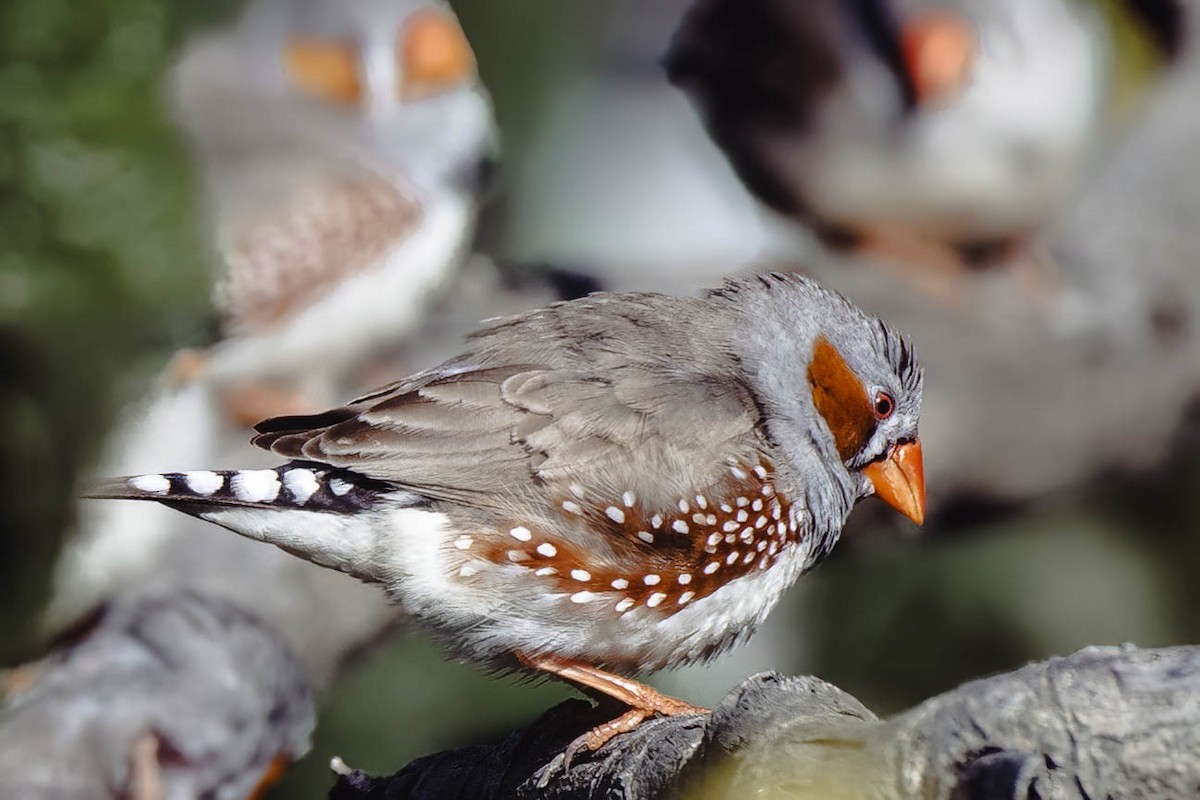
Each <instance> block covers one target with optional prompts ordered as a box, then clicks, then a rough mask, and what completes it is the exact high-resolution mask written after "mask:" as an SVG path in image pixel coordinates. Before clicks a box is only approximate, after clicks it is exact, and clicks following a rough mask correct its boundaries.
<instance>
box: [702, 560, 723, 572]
mask: <svg viewBox="0 0 1200 800" xmlns="http://www.w3.org/2000/svg"><path fill="white" fill-rule="evenodd" d="M720 568H721V563H720V562H719V561H710V562H708V564H707V565H706V566H705V567H704V574H705V575H712V574H713V573H714V572H716V571H717V570H719V569H720Z"/></svg>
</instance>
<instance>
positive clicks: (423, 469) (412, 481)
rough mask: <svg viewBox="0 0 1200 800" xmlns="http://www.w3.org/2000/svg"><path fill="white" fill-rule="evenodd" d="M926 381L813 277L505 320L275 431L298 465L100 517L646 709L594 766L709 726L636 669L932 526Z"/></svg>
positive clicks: (136, 491)
mask: <svg viewBox="0 0 1200 800" xmlns="http://www.w3.org/2000/svg"><path fill="white" fill-rule="evenodd" d="M922 380H923V379H922V373H921V370H920V367H919V366H918V365H917V362H916V360H915V358H914V356H913V354H912V352H911V350H910V348H909V346H908V345H907V343H905V342H904V341H903V340H902V339H901V338H900V337H899V336H898V335H897V334H896V333H894V332H893V331H892V330H891V329H890V328H889V327H888V326H887V325H886V324H885V323H883V322H882V321H880V320H878V319H875V318H873V317H869V316H867V315H865V314H863V313H862V312H861V311H859V310H858V309H857V308H856V307H854V306H853V305H851V304H850V303H849V302H848V301H846V300H845V299H843V298H842V297H841V296H840V295H837V294H834V293H832V292H829V291H827V290H824V289H822V288H820V287H819V286H818V285H816V284H815V283H814V282H812V281H811V280H808V279H806V278H802V277H800V276H797V275H784V274H770V275H763V276H754V277H750V278H744V279H741V280H738V281H731V282H728V283H727V284H726V285H725V286H724V287H723V288H721V289H718V290H715V291H712V292H709V293H708V294H707V295H706V296H705V297H703V298H679V297H668V296H665V295H655V294H612V295H607V294H596V295H591V296H589V297H587V298H583V299H581V300H576V301H573V302H567V303H560V304H557V305H554V306H551V307H549V308H546V309H542V310H539V311H534V312H530V313H527V314H524V315H520V316H517V317H512V318H508V319H504V320H500V321H498V322H495V323H494V324H492V325H491V326H490V327H487V328H485V329H483V330H482V331H480V332H479V333H477V334H475V336H474V337H472V340H471V344H470V347H469V348H468V349H467V350H466V352H464V353H462V354H461V355H459V356H458V357H456V358H453V359H451V360H449V361H447V362H446V363H444V364H442V365H441V366H439V367H436V368H434V369H431V370H428V371H426V372H422V373H419V374H417V375H414V376H411V377H409V378H406V379H404V380H401V381H399V382H397V383H394V384H392V385H390V386H388V387H385V388H383V389H380V390H378V391H376V392H374V393H372V394H369V395H367V396H365V397H363V398H361V399H359V400H357V401H355V402H353V403H351V404H350V405H348V406H345V407H342V408H338V409H334V410H332V411H328V412H325V413H323V414H318V415H315V416H304V417H283V418H278V419H272V420H268V421H266V422H263V423H261V424H260V425H259V426H258V430H259V436H258V437H257V439H256V443H257V444H258V445H259V446H260V447H263V448H267V449H269V450H271V451H272V452H274V453H276V454H277V455H282V456H284V457H287V458H289V459H292V460H290V461H289V462H287V463H285V464H283V465H282V466H279V467H277V468H274V469H266V470H252V471H228V472H226V471H211V470H210V471H194V472H185V473H162V474H150V475H141V476H136V477H132V478H127V479H120V480H117V481H114V482H112V483H110V484H108V485H106V486H104V487H100V488H98V489H97V490H96V492H95V493H94V496H98V497H114V498H131V499H140V500H155V501H158V502H161V503H164V504H166V505H168V506H170V507H173V508H176V509H178V510H181V511H184V512H186V513H188V514H192V515H195V516H198V517H201V518H203V519H206V520H209V521H211V522H215V523H217V524H219V525H222V526H224V527H227V528H229V529H230V530H233V531H235V532H237V533H240V534H242V535H243V536H247V537H250V538H252V539H257V540H260V541H264V542H269V543H272V544H275V545H277V546H279V547H281V548H283V549H285V550H287V551H288V552H291V553H294V554H296V555H298V556H300V557H302V558H305V559H308V560H310V561H313V562H315V563H318V564H321V565H324V566H327V567H331V568H334V569H337V570H341V571H344V572H347V573H349V574H352V575H355V576H357V577H359V578H361V579H363V580H366V581H370V582H376V583H380V584H382V585H383V586H384V587H385V588H386V589H387V591H388V593H389V594H390V595H391V597H392V598H393V599H394V600H395V601H397V602H398V603H399V604H400V605H401V606H403V608H404V610H405V611H406V612H407V613H408V614H410V615H411V616H412V617H414V618H415V619H417V620H418V621H420V622H421V623H423V624H424V625H426V626H427V627H428V628H429V629H430V630H432V631H433V632H434V634H435V635H437V636H438V637H439V638H440V639H441V640H442V642H443V643H444V644H445V645H446V647H447V648H448V649H449V650H450V651H451V652H452V653H453V654H455V655H457V656H459V657H462V658H465V659H467V660H470V661H474V662H477V663H481V664H484V665H487V666H489V667H492V668H496V669H516V668H521V667H523V668H526V669H531V670H539V671H543V672H549V673H551V674H555V675H558V676H559V677H562V678H565V679H567V680H570V681H573V682H575V683H577V684H579V685H581V686H583V687H586V688H588V689H590V690H592V691H595V692H599V693H602V694H606V695H609V696H611V697H614V698H616V699H618V700H619V701H621V702H623V703H626V704H628V705H629V706H630V710H629V711H628V712H627V713H625V714H624V715H622V716H621V717H619V718H617V719H616V720H614V721H613V722H611V723H609V724H607V725H605V726H602V727H601V728H598V729H597V730H595V731H593V732H592V733H591V734H588V735H587V736H585V737H581V740H580V742H578V743H577V744H578V745H580V746H582V745H586V746H588V747H591V748H593V749H594V748H596V747H599V746H600V745H601V744H603V742H605V741H607V739H608V738H611V736H613V735H615V734H616V733H619V732H621V731H624V730H628V729H630V728H632V727H633V726H636V725H637V724H639V723H640V722H641V721H642V720H643V719H645V718H646V717H647V716H649V715H651V714H652V713H655V712H658V713H664V714H681V713H694V712H696V711H697V710H698V709H696V708H694V707H692V706H690V705H688V704H687V703H684V702H682V701H679V700H675V699H674V698H669V697H666V696H664V695H661V694H659V693H657V692H655V691H654V690H652V689H650V688H649V687H645V686H643V685H641V684H639V683H636V682H634V681H631V680H628V679H626V678H623V677H620V676H619V675H618V674H613V673H614V672H615V673H624V674H630V673H636V672H639V671H643V670H651V669H662V668H665V667H671V666H677V665H680V664H686V663H692V662H697V661H703V660H706V659H708V658H710V657H712V656H713V655H715V654H717V653H720V652H722V651H724V650H726V649H728V648H729V647H731V646H732V645H734V644H735V643H737V642H739V641H742V640H744V639H746V638H747V637H748V636H749V635H750V634H751V633H752V632H753V631H754V629H755V628H756V627H757V626H758V625H759V624H760V623H761V622H762V621H763V619H764V618H765V617H766V615H767V613H768V612H769V611H770V610H771V609H772V608H773V607H774V605H775V604H776V602H777V601H778V600H779V597H780V595H781V594H782V593H783V591H784V590H785V589H786V588H787V587H789V586H790V585H791V584H792V583H793V582H794V581H795V580H796V578H798V577H799V576H800V575H801V574H803V573H804V572H806V571H808V570H809V569H811V568H813V567H814V566H815V565H816V564H817V563H818V562H819V561H820V560H821V559H822V558H824V557H825V556H826V555H827V554H828V553H829V552H830V550H831V549H832V548H833V546H834V545H835V543H836V542H837V539H838V536H839V534H840V531H841V528H842V525H843V523H844V522H845V520H846V517H847V515H848V514H849V513H850V510H851V508H852V507H853V506H854V504H855V503H856V502H857V501H858V500H860V499H862V498H864V497H866V496H869V495H871V494H878V495H879V496H880V497H882V498H883V499H884V500H886V501H887V502H888V503H890V504H891V505H893V506H895V507H896V508H897V509H899V510H900V511H901V512H903V513H904V514H906V515H907V516H909V517H911V518H912V519H914V520H915V521H917V522H920V521H921V520H922V519H923V516H924V508H925V489H924V475H923V467H922V462H921V449H920V443H919V440H918V439H917V421H918V417H919V414H920V406H921V390H922ZM610 671H612V672H610Z"/></svg>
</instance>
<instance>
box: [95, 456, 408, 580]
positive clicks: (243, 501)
mask: <svg viewBox="0 0 1200 800" xmlns="http://www.w3.org/2000/svg"><path fill="white" fill-rule="evenodd" d="M84 496H85V497H90V498H96V499H118V500H153V501H155V502H159V503H162V504H163V505H166V506H170V507H171V508H174V509H176V510H178V511H182V512H183V513H185V514H190V515H191V516H194V517H199V518H201V519H204V520H207V521H209V522H212V523H214V524H216V525H220V526H221V527H223V528H228V529H229V530H231V531H233V532H234V533H237V534H240V535H242V536H245V537H247V538H250V539H254V540H256V541H260V542H266V543H268V544H273V545H275V546H276V547H280V548H282V549H284V550H286V551H288V552H290V553H292V554H293V555H297V556H299V557H301V558H304V559H306V560H308V561H312V562H313V563H316V564H320V565H321V566H325V567H331V568H333V569H337V570H340V571H342V572H346V573H349V574H351V575H354V576H355V577H358V578H360V579H362V580H366V581H381V580H383V577H382V576H381V574H380V573H379V570H378V566H379V565H378V564H377V563H376V559H375V553H376V551H377V549H378V544H377V536H378V531H377V528H376V526H375V524H374V523H373V517H374V516H375V515H373V514H371V513H367V512H370V510H371V509H372V508H373V507H375V506H376V505H377V504H382V503H384V502H386V504H387V505H388V506H390V507H400V508H420V507H422V506H425V505H427V504H428V501H427V500H425V498H423V497H421V496H419V495H415V494H412V493H410V492H405V491H403V490H399V489H397V488H396V487H394V486H391V485H389V484H386V483H380V482H379V481H373V480H370V479H368V478H364V477H363V476H361V475H358V474H356V473H353V472H349V471H346V470H339V469H333V468H331V467H327V466H325V465H322V464H314V463H312V462H301V461H293V462H289V463H287V464H284V465H282V466H280V467H276V468H275V469H260V470H228V471H211V470H202V471H194V472H163V473H155V474H149V475H134V476H131V477H127V478H116V479H113V480H109V481H106V482H103V483H100V484H97V485H94V486H92V487H89V489H88V491H87V492H86V493H85V495H84ZM385 498H386V500H385ZM313 512H316V513H313Z"/></svg>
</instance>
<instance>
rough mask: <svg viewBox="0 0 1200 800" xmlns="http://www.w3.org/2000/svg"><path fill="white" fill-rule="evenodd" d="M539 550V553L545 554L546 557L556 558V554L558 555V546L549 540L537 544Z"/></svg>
mask: <svg viewBox="0 0 1200 800" xmlns="http://www.w3.org/2000/svg"><path fill="white" fill-rule="evenodd" d="M537 551H538V555H542V556H545V557H546V558H554V557H555V556H556V555H558V548H557V547H555V546H554V545H552V544H550V543H549V542H542V543H541V544H539V545H538V546H537Z"/></svg>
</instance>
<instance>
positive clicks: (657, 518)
mask: <svg viewBox="0 0 1200 800" xmlns="http://www.w3.org/2000/svg"><path fill="white" fill-rule="evenodd" d="M662 522H663V520H662V515H661V514H655V515H654V516H653V517H651V518H650V527H652V528H654V530H658V529H659V528H661V527H662Z"/></svg>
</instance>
